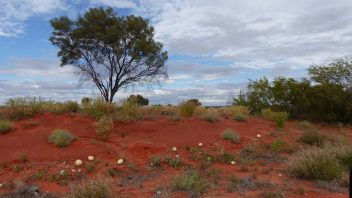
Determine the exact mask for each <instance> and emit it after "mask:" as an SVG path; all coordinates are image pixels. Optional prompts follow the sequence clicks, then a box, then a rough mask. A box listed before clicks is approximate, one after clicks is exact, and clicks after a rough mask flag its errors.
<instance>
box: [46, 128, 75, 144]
mask: <svg viewBox="0 0 352 198" xmlns="http://www.w3.org/2000/svg"><path fill="white" fill-rule="evenodd" d="M75 139H76V138H75V137H74V136H73V135H72V134H71V133H70V132H68V131H66V130H62V129H55V130H53V131H52V132H51V134H50V136H49V138H48V141H49V142H50V143H53V144H55V145H56V146H58V147H67V146H68V145H70V144H71V142H72V141H73V140H75Z"/></svg>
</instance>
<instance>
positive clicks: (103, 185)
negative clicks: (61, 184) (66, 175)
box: [68, 178, 115, 198]
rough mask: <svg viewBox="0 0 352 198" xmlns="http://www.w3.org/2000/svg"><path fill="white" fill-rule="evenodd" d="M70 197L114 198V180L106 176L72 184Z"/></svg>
mask: <svg viewBox="0 0 352 198" xmlns="http://www.w3.org/2000/svg"><path fill="white" fill-rule="evenodd" d="M68 197H69V198H113V197H115V194H114V192H113V187H112V181H111V180H108V179H105V178H96V179H92V180H88V181H83V182H81V183H78V184H75V185H73V186H72V188H71V190H70V192H69V194H68Z"/></svg>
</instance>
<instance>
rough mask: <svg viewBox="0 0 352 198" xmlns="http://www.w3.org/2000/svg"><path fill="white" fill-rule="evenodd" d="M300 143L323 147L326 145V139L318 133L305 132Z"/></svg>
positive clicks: (312, 131) (299, 140)
mask: <svg viewBox="0 0 352 198" xmlns="http://www.w3.org/2000/svg"><path fill="white" fill-rule="evenodd" d="M298 142H300V143H302V144H308V145H311V146H317V147H321V146H323V145H324V143H325V137H324V136H323V135H321V134H320V133H319V132H318V131H314V130H309V131H305V132H303V134H302V135H301V136H300V137H299V138H298Z"/></svg>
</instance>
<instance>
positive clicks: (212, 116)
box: [202, 109, 219, 123]
mask: <svg viewBox="0 0 352 198" xmlns="http://www.w3.org/2000/svg"><path fill="white" fill-rule="evenodd" d="M202 119H203V120H205V121H207V122H210V123H214V122H217V121H219V113H218V112H217V111H216V109H207V110H206V111H205V112H204V114H203V115H202Z"/></svg>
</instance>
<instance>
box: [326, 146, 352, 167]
mask: <svg viewBox="0 0 352 198" xmlns="http://www.w3.org/2000/svg"><path fill="white" fill-rule="evenodd" d="M323 150H324V152H326V153H330V154H331V155H333V156H335V157H336V160H337V161H338V162H339V163H340V164H341V165H342V166H343V167H344V168H345V169H346V170H350V169H351V168H352V146H351V145H349V144H346V145H335V146H331V145H328V146H325V147H324V149H323Z"/></svg>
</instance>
